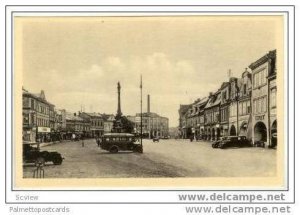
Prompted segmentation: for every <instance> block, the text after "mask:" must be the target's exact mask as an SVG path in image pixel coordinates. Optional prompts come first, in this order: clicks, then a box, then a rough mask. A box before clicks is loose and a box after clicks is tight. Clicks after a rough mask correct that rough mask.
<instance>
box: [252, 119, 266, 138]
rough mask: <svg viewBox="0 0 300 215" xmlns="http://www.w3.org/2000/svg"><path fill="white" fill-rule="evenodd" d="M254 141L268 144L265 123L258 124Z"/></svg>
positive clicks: (255, 127)
mask: <svg viewBox="0 0 300 215" xmlns="http://www.w3.org/2000/svg"><path fill="white" fill-rule="evenodd" d="M254 141H262V142H267V127H266V125H265V124H264V123H263V122H257V123H256V124H255V126H254Z"/></svg>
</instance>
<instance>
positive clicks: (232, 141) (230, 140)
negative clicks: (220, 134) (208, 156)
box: [218, 136, 252, 149]
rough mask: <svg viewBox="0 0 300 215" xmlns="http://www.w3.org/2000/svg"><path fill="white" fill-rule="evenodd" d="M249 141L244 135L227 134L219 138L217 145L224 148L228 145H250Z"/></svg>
mask: <svg viewBox="0 0 300 215" xmlns="http://www.w3.org/2000/svg"><path fill="white" fill-rule="evenodd" d="M251 146H252V144H251V142H250V141H249V140H248V139H247V138H246V137H245V136H228V137H226V138H225V139H224V140H221V141H220V143H219V144H218V147H219V148H221V149H225V148H228V147H251Z"/></svg>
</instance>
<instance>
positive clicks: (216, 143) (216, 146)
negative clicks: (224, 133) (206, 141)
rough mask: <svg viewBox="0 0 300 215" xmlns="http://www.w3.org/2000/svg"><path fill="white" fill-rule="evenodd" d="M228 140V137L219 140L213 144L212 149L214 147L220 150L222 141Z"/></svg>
mask: <svg viewBox="0 0 300 215" xmlns="http://www.w3.org/2000/svg"><path fill="white" fill-rule="evenodd" d="M226 139H227V137H221V139H220V140H217V141H215V142H213V143H212V144H211V147H213V148H219V146H220V143H221V142H222V141H225V140H226Z"/></svg>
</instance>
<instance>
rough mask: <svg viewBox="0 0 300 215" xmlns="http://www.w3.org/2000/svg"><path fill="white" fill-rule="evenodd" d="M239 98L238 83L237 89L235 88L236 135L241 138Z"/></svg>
mask: <svg viewBox="0 0 300 215" xmlns="http://www.w3.org/2000/svg"><path fill="white" fill-rule="evenodd" d="M239 97H240V89H239V87H238V86H237V83H236V88H235V100H236V125H237V128H236V135H237V136H239Z"/></svg>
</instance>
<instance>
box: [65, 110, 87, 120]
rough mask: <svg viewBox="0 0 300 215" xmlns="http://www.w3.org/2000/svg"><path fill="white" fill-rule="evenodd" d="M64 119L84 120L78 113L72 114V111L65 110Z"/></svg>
mask: <svg viewBox="0 0 300 215" xmlns="http://www.w3.org/2000/svg"><path fill="white" fill-rule="evenodd" d="M66 120H73V121H84V119H83V118H81V117H80V116H78V115H76V116H75V115H74V113H71V112H67V113H66Z"/></svg>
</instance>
